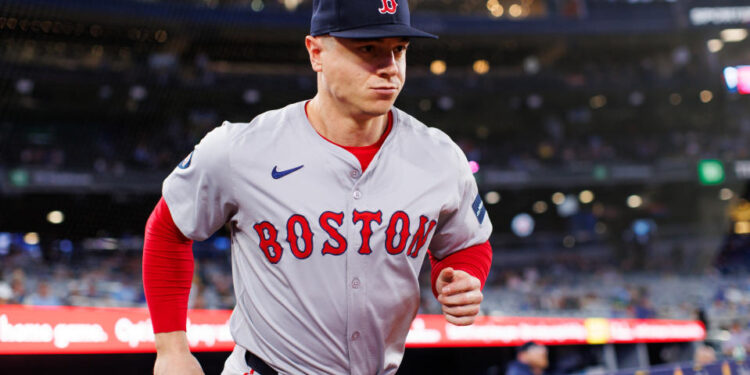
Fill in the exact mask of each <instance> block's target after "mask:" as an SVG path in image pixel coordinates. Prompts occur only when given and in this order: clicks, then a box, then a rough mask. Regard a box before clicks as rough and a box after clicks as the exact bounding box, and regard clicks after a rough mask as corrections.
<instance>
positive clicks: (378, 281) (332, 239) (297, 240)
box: [143, 0, 492, 375]
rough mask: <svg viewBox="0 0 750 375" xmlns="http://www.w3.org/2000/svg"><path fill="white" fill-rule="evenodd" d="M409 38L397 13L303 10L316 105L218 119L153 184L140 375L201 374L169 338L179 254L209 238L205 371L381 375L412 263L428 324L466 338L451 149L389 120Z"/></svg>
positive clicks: (472, 212)
mask: <svg viewBox="0 0 750 375" xmlns="http://www.w3.org/2000/svg"><path fill="white" fill-rule="evenodd" d="M422 37H434V36H433V35H431V34H428V33H425V32H422V31H420V30H417V29H415V28H413V27H411V24H410V17H409V7H408V3H407V1H406V0H314V1H313V14H312V26H311V32H310V35H309V36H307V37H306V38H305V46H306V48H307V51H308V52H309V56H310V63H311V66H312V69H313V70H314V71H315V72H316V74H317V83H318V92H317V95H316V96H315V97H314V98H313V99H311V100H307V101H303V102H299V103H294V104H290V105H288V106H286V107H284V108H282V109H278V110H274V111H269V112H266V113H263V114H261V115H259V116H258V117H256V118H255V119H253V120H252V121H251V122H250V123H228V122H225V123H224V124H222V125H221V126H219V127H217V128H216V129H214V130H213V131H211V132H210V133H208V134H207V135H206V136H205V137H204V138H203V140H201V142H200V143H199V144H198V145H197V146H196V147H195V149H194V151H193V152H192V153H191V154H190V155H189V156H188V157H187V158H186V159H185V160H184V161H183V162H182V163H180V165H179V166H178V167H177V168H175V170H174V171H173V172H172V173H171V174H170V175H169V176H168V177H167V178H166V180H165V181H164V185H163V189H162V193H163V198H162V199H161V201H160V202H159V203H158V204H157V206H156V208H155V209H154V211H153V213H152V214H151V217H150V218H149V221H148V223H147V226H146V237H145V244H144V257H143V279H144V288H145V291H146V298H147V301H148V305H149V309H150V312H151V316H152V322H153V327H154V332H155V334H156V335H155V336H156V349H157V357H156V363H155V366H154V372H155V373H156V374H160V375H161V374H181V375H182V374H202V370H201V367H200V365H199V363H198V361H197V360H196V359H195V358H194V357H193V356H192V355H191V354H190V351H189V348H188V342H187V338H186V333H185V327H186V311H187V299H188V293H189V290H190V285H191V279H192V268H193V257H192V251H191V244H192V241H193V240H197V241H200V240H204V239H206V238H208V237H209V236H211V235H212V234H213V233H214V232H215V231H216V230H218V229H219V228H220V227H222V226H223V225H225V224H227V223H228V224H229V226H230V228H231V238H232V275H233V281H234V289H235V293H236V300H237V305H236V307H235V308H234V311H233V313H232V317H231V319H230V329H231V332H232V336H233V338H234V340H235V342H236V346H235V349H234V351H233V352H232V354H231V355H230V356H229V358H228V359H227V361H226V363H225V366H224V371H223V374H232V375H234V374H237V375H239V374H258V373H260V374H262V375H273V374H277V373H279V374H369V375H371V374H394V373H395V372H396V370H397V368H398V366H399V364H400V362H401V359H402V357H403V353H404V345H405V341H406V335H407V333H408V330H409V326H410V324H411V321H412V320H413V318H414V317H415V315H416V313H417V310H418V307H419V296H420V293H419V284H418V280H417V276H418V274H419V270H420V268H421V265H422V262H423V260H424V258H425V255H426V254H428V251H429V257H430V260H431V263H432V288H433V293H434V294H435V296H436V297H437V299H438V301H439V302H440V303H441V304H442V307H443V313H444V316H445V318H446V320H447V321H448V322H450V323H453V324H457V325H468V324H471V323H473V321H474V318H475V316H476V315H477V313H478V312H479V305H480V302H481V300H482V293H481V288H482V286H483V284H484V281H485V280H486V277H487V273H488V272H489V267H490V263H491V254H492V250H491V248H490V246H489V241H488V239H489V236H490V232H491V231H492V226H491V224H490V220H489V218H488V216H487V214H486V211H485V209H484V206H483V205H482V200H481V199H480V196H479V194H478V191H477V186H476V183H475V180H474V178H473V176H472V173H471V171H470V168H469V165H468V161H467V160H466V157H465V156H464V154H463V153H462V151H461V150H460V149H459V148H458V146H456V144H455V143H454V142H453V141H451V140H450V138H449V137H448V136H447V135H445V134H444V133H442V132H441V131H439V130H436V129H433V128H429V127H427V126H425V125H424V124H422V123H420V122H419V121H418V120H416V119H415V118H413V117H411V116H410V115H408V114H406V113H404V112H403V111H401V110H399V109H397V108H395V107H393V103H394V102H395V100H396V97H397V96H398V94H399V92H400V91H401V89H402V88H403V86H404V82H405V68H406V50H407V48H408V45H409V40H410V38H422ZM428 249H429V250H428Z"/></svg>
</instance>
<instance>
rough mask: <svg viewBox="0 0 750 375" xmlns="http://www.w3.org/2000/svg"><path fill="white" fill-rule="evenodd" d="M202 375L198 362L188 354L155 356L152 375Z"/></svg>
mask: <svg viewBox="0 0 750 375" xmlns="http://www.w3.org/2000/svg"><path fill="white" fill-rule="evenodd" d="M173 374H174V375H204V374H203V369H202V368H201V365H200V363H198V360H197V359H196V358H195V357H194V356H193V355H192V354H190V352H175V353H168V354H157V355H156V363H155V364H154V375H173Z"/></svg>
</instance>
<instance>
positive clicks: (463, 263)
mask: <svg viewBox="0 0 750 375" xmlns="http://www.w3.org/2000/svg"><path fill="white" fill-rule="evenodd" d="M430 264H431V265H432V271H431V272H430V277H431V282H432V294H434V295H435V298H437V296H438V293H437V290H435V281H437V278H438V276H439V275H440V271H442V270H443V269H444V268H446V267H452V268H453V269H454V270H461V271H464V272H466V273H468V274H469V275H472V276H474V277H476V278H477V279H479V281H480V282H481V283H482V288H484V283H485V281H487V275H489V273H490V266H491V265H492V246H490V241H487V242H485V243H483V244H480V245H476V246H471V247H467V248H466V249H463V250H459V251H456V252H455V253H453V254H451V255H448V256H446V257H445V258H443V259H441V260H437V259H436V258H435V257H433V256H432V253H430Z"/></svg>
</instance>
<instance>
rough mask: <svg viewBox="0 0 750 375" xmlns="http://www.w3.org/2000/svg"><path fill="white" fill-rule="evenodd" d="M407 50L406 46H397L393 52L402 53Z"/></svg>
mask: <svg viewBox="0 0 750 375" xmlns="http://www.w3.org/2000/svg"><path fill="white" fill-rule="evenodd" d="M406 48H407V47H406V46H396V48H394V49H393V51H394V52H396V53H402V52H406Z"/></svg>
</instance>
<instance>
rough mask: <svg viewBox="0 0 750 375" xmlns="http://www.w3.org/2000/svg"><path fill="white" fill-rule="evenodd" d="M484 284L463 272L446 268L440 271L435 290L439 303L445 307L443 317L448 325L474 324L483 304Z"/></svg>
mask: <svg viewBox="0 0 750 375" xmlns="http://www.w3.org/2000/svg"><path fill="white" fill-rule="evenodd" d="M481 287H482V283H481V282H480V281H479V279H477V278H476V277H474V276H471V275H469V274H468V273H466V272H464V271H461V270H454V269H453V268H451V267H446V268H444V269H443V270H442V271H440V275H438V278H437V281H435V290H437V292H438V298H437V299H438V302H440V304H441V305H443V315H445V320H447V321H448V323H453V324H455V325H458V326H468V325H471V324H473V323H474V319H475V318H476V317H477V314H479V304H480V303H481V302H482V298H483V295H482V290H481Z"/></svg>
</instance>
